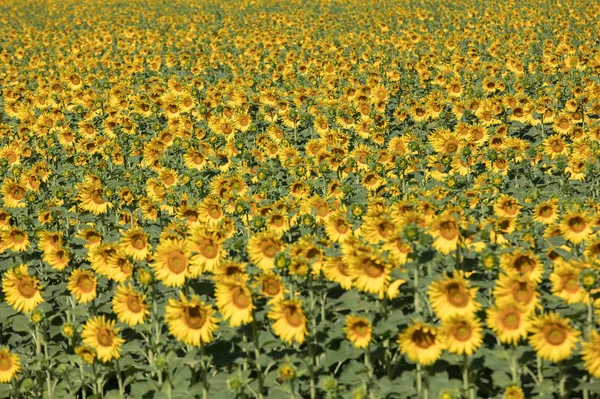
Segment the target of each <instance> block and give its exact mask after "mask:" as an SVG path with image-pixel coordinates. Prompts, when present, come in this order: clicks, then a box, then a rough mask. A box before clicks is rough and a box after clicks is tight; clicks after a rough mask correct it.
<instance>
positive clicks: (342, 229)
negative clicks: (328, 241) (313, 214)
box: [335, 220, 348, 234]
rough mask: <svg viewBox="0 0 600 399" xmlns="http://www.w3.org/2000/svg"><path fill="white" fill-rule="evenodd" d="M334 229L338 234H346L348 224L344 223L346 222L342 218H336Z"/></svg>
mask: <svg viewBox="0 0 600 399" xmlns="http://www.w3.org/2000/svg"><path fill="white" fill-rule="evenodd" d="M335 229H336V230H337V232H338V233H340V234H346V233H347V232H348V224H346V222H345V221H343V220H338V221H337V222H336V223H335Z"/></svg>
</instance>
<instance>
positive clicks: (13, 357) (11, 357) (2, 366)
mask: <svg viewBox="0 0 600 399" xmlns="http://www.w3.org/2000/svg"><path fill="white" fill-rule="evenodd" d="M20 371H21V359H19V356H18V355H17V354H16V353H10V352H9V351H8V348H2V349H0V383H2V384H6V383H8V382H10V380H12V379H13V378H14V377H15V376H16V375H17V373H18V372H20Z"/></svg>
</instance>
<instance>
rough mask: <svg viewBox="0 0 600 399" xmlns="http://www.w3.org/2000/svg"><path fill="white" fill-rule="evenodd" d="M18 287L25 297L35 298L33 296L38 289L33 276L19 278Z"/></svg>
mask: <svg viewBox="0 0 600 399" xmlns="http://www.w3.org/2000/svg"><path fill="white" fill-rule="evenodd" d="M17 288H18V289H19V293H20V294H21V296H24V297H25V298H33V296H34V295H35V293H36V292H37V289H36V287H35V284H34V282H33V280H32V279H31V277H22V278H21V279H20V280H19V284H18V286H17Z"/></svg>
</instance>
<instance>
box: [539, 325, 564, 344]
mask: <svg viewBox="0 0 600 399" xmlns="http://www.w3.org/2000/svg"><path fill="white" fill-rule="evenodd" d="M543 334H544V338H545V339H546V341H548V343H550V344H551V345H554V346H559V345H561V344H562V343H563V342H565V341H566V340H567V331H566V329H565V328H564V327H563V326H561V325H560V324H554V323H553V324H550V325H548V326H545V327H544V330H543Z"/></svg>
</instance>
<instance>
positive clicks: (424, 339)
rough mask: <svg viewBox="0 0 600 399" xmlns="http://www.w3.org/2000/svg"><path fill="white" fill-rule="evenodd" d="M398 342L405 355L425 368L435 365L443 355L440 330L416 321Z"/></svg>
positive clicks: (400, 336)
mask: <svg viewBox="0 0 600 399" xmlns="http://www.w3.org/2000/svg"><path fill="white" fill-rule="evenodd" d="M397 342H398V345H399V346H400V352H401V353H402V354H403V355H406V356H408V358H409V359H410V360H411V361H413V362H415V363H419V364H422V365H424V366H429V365H430V364H433V363H435V362H436V360H438V359H439V358H440V356H441V355H442V350H443V345H442V341H441V340H440V335H439V334H438V329H437V328H436V327H434V326H432V325H429V324H425V323H421V322H418V321H414V322H413V324H412V325H409V326H408V327H407V328H406V329H405V330H404V331H403V332H402V333H401V334H400V335H399V336H398V340H397Z"/></svg>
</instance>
